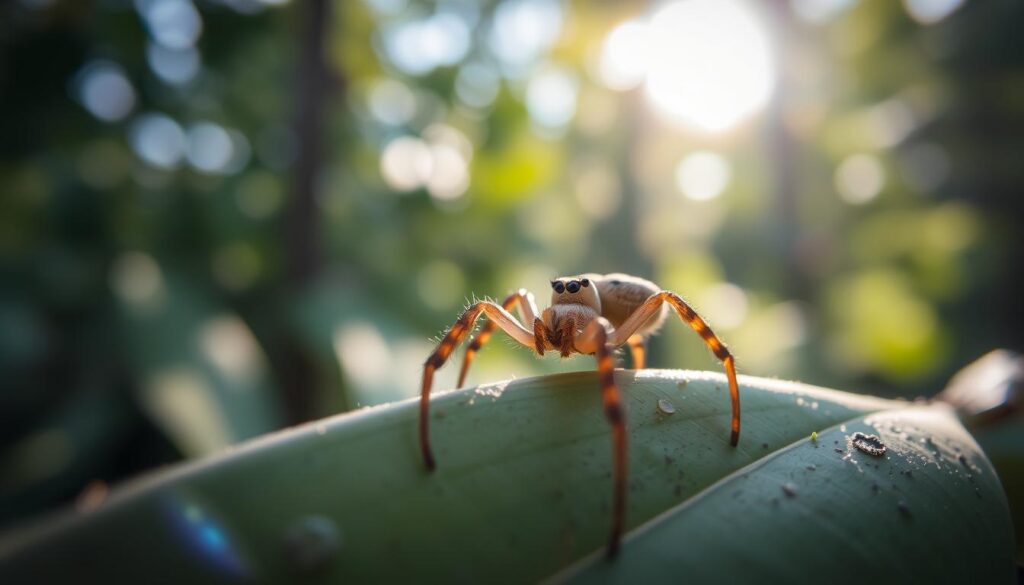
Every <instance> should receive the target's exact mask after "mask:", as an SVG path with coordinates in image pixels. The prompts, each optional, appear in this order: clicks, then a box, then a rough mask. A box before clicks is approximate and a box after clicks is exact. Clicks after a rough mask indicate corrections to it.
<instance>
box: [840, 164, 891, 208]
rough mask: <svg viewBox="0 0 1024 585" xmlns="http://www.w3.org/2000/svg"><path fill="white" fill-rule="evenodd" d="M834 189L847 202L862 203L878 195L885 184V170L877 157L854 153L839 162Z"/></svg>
mask: <svg viewBox="0 0 1024 585" xmlns="http://www.w3.org/2000/svg"><path fill="white" fill-rule="evenodd" d="M835 185H836V191H838V192H839V196H840V197H842V198H843V200H844V201H846V202H847V203H852V204H854V205H863V204H864V203H867V202H869V201H871V200H872V199H874V198H875V197H878V194H879V193H880V192H881V191H882V187H883V186H885V171H884V169H882V163H881V162H879V161H878V158H877V157H875V156H874V155H870V154H855V155H852V156H849V157H847V158H845V159H844V160H843V162H841V163H839V167H838V168H837V169H836V175H835Z"/></svg>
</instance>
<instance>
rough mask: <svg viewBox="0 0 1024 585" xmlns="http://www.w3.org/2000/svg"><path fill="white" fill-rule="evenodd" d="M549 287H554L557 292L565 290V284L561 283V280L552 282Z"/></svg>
mask: <svg viewBox="0 0 1024 585" xmlns="http://www.w3.org/2000/svg"><path fill="white" fill-rule="evenodd" d="M551 288H553V289H555V292H556V293H558V294H562V293H564V292H565V285H564V284H562V283H561V282H555V283H554V284H552V285H551Z"/></svg>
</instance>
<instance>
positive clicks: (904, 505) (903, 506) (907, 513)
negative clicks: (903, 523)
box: [896, 500, 910, 518]
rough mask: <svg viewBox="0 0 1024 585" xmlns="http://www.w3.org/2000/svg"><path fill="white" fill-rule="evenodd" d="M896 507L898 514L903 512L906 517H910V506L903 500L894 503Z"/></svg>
mask: <svg viewBox="0 0 1024 585" xmlns="http://www.w3.org/2000/svg"><path fill="white" fill-rule="evenodd" d="M896 508H897V509H899V511H900V514H903V515H904V516H906V517H908V518H909V517H910V506H908V505H907V503H906V502H904V501H903V500H900V501H899V502H897V503H896Z"/></svg>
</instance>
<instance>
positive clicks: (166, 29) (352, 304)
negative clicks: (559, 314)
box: [0, 0, 1024, 525]
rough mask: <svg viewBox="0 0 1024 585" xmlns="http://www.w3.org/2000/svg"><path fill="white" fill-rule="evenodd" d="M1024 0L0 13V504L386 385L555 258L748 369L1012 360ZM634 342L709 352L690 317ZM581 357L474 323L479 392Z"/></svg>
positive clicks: (553, 0) (337, 404) (448, 374)
mask: <svg viewBox="0 0 1024 585" xmlns="http://www.w3.org/2000/svg"><path fill="white" fill-rule="evenodd" d="M1022 22H1024V3H1021V2H1019V1H1016V0H986V1H980V0H903V1H901V2H896V1H890V0H860V1H858V0H790V1H783V0H774V1H764V2H753V1H749V2H744V1H741V0H680V1H678V2H650V3H648V2H583V1H580V0H572V1H569V0H504V1H490V2H488V1H483V0H481V1H473V0H444V1H439V2H436V3H426V2H417V1H415V0H365V1H356V0H353V1H337V2H328V1H324V0H293V1H292V2H288V1H287V0H135V1H134V2H133V1H131V0H91V1H78V0H68V1H61V0H12V1H8V2H4V3H2V4H0V131H2V138H0V186H2V188H0V190H2V195H0V278H2V282H0V365H2V369H3V382H2V389H0V413H2V414H3V425H2V426H0V434H2V441H0V445H2V451H0V524H2V525H10V524H11V523H12V522H15V521H17V520H20V519H24V518H26V517H28V516H31V515H33V514H36V513H39V512H41V511H43V510H46V509H49V508H52V507H53V506H55V505H57V504H60V503H63V502H69V501H74V500H76V498H77V499H78V501H80V502H81V501H83V499H88V498H90V497H94V496H95V494H96V493H97V492H100V493H102V491H103V490H104V489H105V486H106V485H107V484H108V483H110V482H114V481H117V480H119V479H122V478H125V477H127V476H130V475H132V474H135V473H138V472H139V471H141V470H144V469H148V468H151V467H154V466H156V465H159V464H163V463H167V462H172V461H176V460H179V459H182V458H189V457H198V456H202V455H205V454H208V453H212V452H216V451H219V450H222V449H224V448H225V447H227V446H229V445H231V444H233V443H236V442H238V441H240V440H243V439H246V438H248V437H252V436H255V435H258V434H262V433H265V432H267V431H270V430H273V429H277V428H281V427H283V426H286V425H289V424H294V423H297V422H300V421H305V420H310V419H313V418H317V417H322V416H326V415H330V414H333V413H337V412H341V411H344V410H350V409H354V408H358V407H362V406H367V405H373V404H379V403H383V402H387V401H392V400H397V399H401V398H407V397H410V396H413V395H415V394H416V393H417V392H418V389H419V375H420V368H421V364H422V362H423V360H424V359H425V358H426V356H427V355H428V353H429V352H430V350H431V348H432V341H431V337H432V336H436V335H437V334H438V333H439V332H441V331H442V330H443V329H444V328H445V327H447V326H449V325H450V324H451V323H452V322H453V321H454V319H455V318H456V316H457V315H458V312H459V311H460V309H461V308H462V307H463V306H464V305H465V303H466V302H467V300H468V299H470V298H472V297H473V296H474V295H476V296H479V297H482V296H489V297H497V298H501V297H502V296H503V295H504V294H505V293H507V292H508V291H510V290H511V289H513V288H517V287H520V286H525V287H528V288H530V289H531V290H533V291H534V292H535V293H536V294H537V296H538V301H539V302H540V303H541V304H542V305H543V304H545V303H546V299H547V297H548V295H549V294H550V293H549V292H548V290H549V286H548V280H549V279H550V278H551V277H554V276H557V275H561V274H575V273H579V272H585V271H598V272H613V271H622V272H628V273H633V274H637V275H640V276H644V277H647V278H650V279H653V280H655V281H656V282H658V283H659V284H661V285H662V286H663V287H665V288H669V289H672V290H675V291H677V292H679V293H680V294H682V295H684V296H686V297H688V298H689V299H690V300H691V301H692V302H693V303H694V304H695V306H696V307H697V308H698V310H700V311H701V312H702V313H704V314H705V315H706V316H707V317H708V319H709V320H710V321H711V323H712V325H713V326H714V327H715V329H716V331H717V332H719V333H720V334H721V336H722V337H723V338H724V339H725V340H726V341H727V342H728V343H729V344H730V346H731V347H732V349H733V351H734V353H735V354H736V356H737V360H738V364H739V367H740V369H741V372H742V373H746V374H753V375H760V376H771V377H774V376H777V377H783V378H794V379H799V380H802V381H806V382H810V383H814V384H820V385H824V386H831V387H836V388H842V389H847V390H853V391H858V392H867V393H872V394H879V395H889V396H908V397H913V396H917V395H930V394H933V393H935V392H936V391H938V390H939V389H941V387H942V386H943V384H944V383H945V381H946V380H947V379H948V378H949V376H950V375H951V374H952V373H953V372H954V371H956V370H957V369H958V368H959V367H961V366H963V365H964V364H966V363H967V362H969V361H971V360H973V359H975V358H977V357H978V356H979V355H981V354H982V353H984V352H986V351H987V350H989V349H991V348H994V347H1009V348H1015V349H1018V350H1020V349H1022V348H1024V334H1022V327H1021V325H1022V323H1021V320H1022V317H1024V311H1021V309H1020V301H1021V299H1022V298H1024V290H1022V279H1021V277H1020V267H1021V266H1022V260H1024V259H1022V250H1024V246H1022V243H1024V242H1022V240H1024V230H1022V228H1021V221H1022V219H1024V197H1022V194H1021V189H1022V187H1024V36H1021V34H1020V30H1019V29H1020V24H1021V23H1022ZM499 338H500V336H499ZM651 345H652V347H651V351H652V357H651V362H652V364H653V365H654V366H655V367H669V368H700V369H710V370H715V371H718V370H719V369H720V365H719V364H718V363H717V362H716V361H715V360H714V358H713V356H711V354H710V353H709V352H708V351H707V350H706V349H705V348H704V347H703V346H702V345H701V343H700V340H699V338H698V337H697V336H695V335H693V334H692V332H689V331H688V330H687V329H686V328H685V327H683V326H682V325H680V324H677V323H671V322H670V323H669V325H667V326H666V327H665V331H664V333H662V334H661V335H659V336H658V337H656V338H655V339H654V340H653V342H652V344H651ZM623 362H624V363H628V361H627V360H625V359H624V360H623ZM591 367H592V364H591V361H590V360H587V359H583V358H580V359H577V360H571V361H566V362H561V361H559V360H557V359H556V358H553V357H550V356H549V357H547V358H545V359H537V358H536V357H535V356H531V355H530V354H529V352H527V351H525V350H523V349H521V348H515V347H512V345H511V344H510V343H503V342H498V343H492V344H491V345H489V346H488V347H487V350H486V351H485V352H483V353H482V354H481V356H480V357H479V358H478V360H477V361H476V363H475V366H474V370H473V371H472V372H471V373H470V379H469V381H470V383H479V382H483V381H489V380H498V379H505V378H508V377H511V376H526V375H531V374H536V373H543V372H553V371H566V370H577V369H589V368H591ZM456 370H457V367H456V366H449V367H448V368H446V369H445V370H443V371H442V372H441V374H440V376H439V379H438V380H437V383H436V384H435V388H436V389H439V390H441V389H446V388H450V387H451V386H452V385H453V384H454V382H455V371H456ZM595 392H596V391H595ZM596 400H598V398H597V394H596V393H595V401H596Z"/></svg>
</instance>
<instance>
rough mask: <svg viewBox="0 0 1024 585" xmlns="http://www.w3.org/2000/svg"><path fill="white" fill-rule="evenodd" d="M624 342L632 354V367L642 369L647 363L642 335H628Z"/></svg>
mask: <svg viewBox="0 0 1024 585" xmlns="http://www.w3.org/2000/svg"><path fill="white" fill-rule="evenodd" d="M626 343H628V344H629V351H630V353H631V354H632V355H633V369H634V370H642V369H644V366H645V365H646V363H647V360H646V356H647V343H646V342H645V341H644V336H643V335H639V334H633V335H630V336H629V339H627V340H626Z"/></svg>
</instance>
